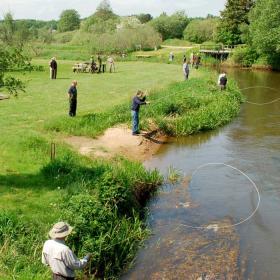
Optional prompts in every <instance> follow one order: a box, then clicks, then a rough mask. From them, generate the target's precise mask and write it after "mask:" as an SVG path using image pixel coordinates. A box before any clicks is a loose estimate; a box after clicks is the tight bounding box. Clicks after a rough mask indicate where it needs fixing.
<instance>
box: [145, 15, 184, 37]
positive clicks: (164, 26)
mask: <svg viewBox="0 0 280 280" xmlns="http://www.w3.org/2000/svg"><path fill="white" fill-rule="evenodd" d="M188 23H189V19H188V18H187V16H186V14H185V12H184V11H179V12H176V13H174V14H173V15H171V16H168V15H167V14H166V13H162V14H161V15H160V16H159V17H157V18H155V19H153V20H152V21H150V22H149V24H150V25H151V26H153V27H154V28H155V30H156V31H157V32H159V33H160V34H161V36H162V39H163V40H166V39H173V38H177V39H180V38H182V37H183V32H184V30H185V28H186V26H187V24H188Z"/></svg>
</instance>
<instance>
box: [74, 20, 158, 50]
mask: <svg viewBox="0 0 280 280" xmlns="http://www.w3.org/2000/svg"><path fill="white" fill-rule="evenodd" d="M160 43H161V38H160V36H159V34H158V33H157V32H156V31H155V30H154V29H153V28H152V27H151V26H147V25H142V26H139V27H138V28H137V29H133V28H124V29H120V30H118V31H116V32H113V33H110V32H104V33H102V34H98V33H88V32H85V31H79V32H78V33H77V34H75V35H74V37H73V40H72V44H79V45H81V44H83V45H84V44H86V45H88V49H89V52H90V53H98V52H102V53H123V52H124V51H125V52H132V51H134V50H136V47H137V45H141V47H142V48H143V49H153V48H154V47H155V46H159V45H160Z"/></svg>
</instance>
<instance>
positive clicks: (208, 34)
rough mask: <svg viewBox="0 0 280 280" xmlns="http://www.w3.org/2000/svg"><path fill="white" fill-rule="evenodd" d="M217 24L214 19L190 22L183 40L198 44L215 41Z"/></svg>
mask: <svg viewBox="0 0 280 280" xmlns="http://www.w3.org/2000/svg"><path fill="white" fill-rule="evenodd" d="M218 22H219V21H218V19H216V18H213V19H212V18H210V19H202V20H201V19H197V20H192V21H191V22H190V23H189V24H188V26H187V27H186V29H185V31H184V39H185V40H188V41H191V42H195V43H198V44H200V43H203V42H205V41H215V38H216V32H217V26H218Z"/></svg>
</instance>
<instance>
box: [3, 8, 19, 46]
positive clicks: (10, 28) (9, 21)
mask: <svg viewBox="0 0 280 280" xmlns="http://www.w3.org/2000/svg"><path fill="white" fill-rule="evenodd" d="M15 30H16V25H15V22H14V20H13V16H12V14H11V13H7V14H5V15H4V20H3V21H2V22H1V25H0V39H1V41H2V42H5V43H6V44H8V45H12V44H13V41H14V34H15Z"/></svg>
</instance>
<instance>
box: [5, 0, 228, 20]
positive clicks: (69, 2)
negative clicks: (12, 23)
mask: <svg viewBox="0 0 280 280" xmlns="http://www.w3.org/2000/svg"><path fill="white" fill-rule="evenodd" d="M110 2H111V5H112V8H113V10H114V12H115V13H117V14H119V15H130V14H137V13H141V12H143V13H150V14H152V15H153V16H157V15H159V14H160V13H161V12H163V11H165V12H167V13H168V14H170V13H172V12H175V11H177V10H182V9H183V10H185V11H186V12H187V14H188V16H190V17H195V16H205V15H207V14H213V15H218V14H219V11H221V10H223V7H224V4H225V2H226V0H111V1H110ZM99 3H100V0H0V17H1V18H3V14H5V13H6V12H8V11H11V12H12V14H13V16H14V18H16V19H23V18H33V19H44V20H49V19H58V17H59V15H60V13H61V11H63V10H65V9H76V10H77V11H78V12H79V13H80V15H81V16H82V17H86V16H89V15H90V14H92V13H93V12H94V11H95V9H96V7H97V5H98V4H99Z"/></svg>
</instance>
